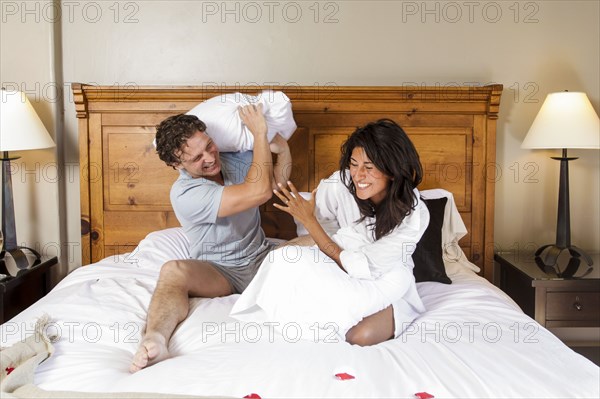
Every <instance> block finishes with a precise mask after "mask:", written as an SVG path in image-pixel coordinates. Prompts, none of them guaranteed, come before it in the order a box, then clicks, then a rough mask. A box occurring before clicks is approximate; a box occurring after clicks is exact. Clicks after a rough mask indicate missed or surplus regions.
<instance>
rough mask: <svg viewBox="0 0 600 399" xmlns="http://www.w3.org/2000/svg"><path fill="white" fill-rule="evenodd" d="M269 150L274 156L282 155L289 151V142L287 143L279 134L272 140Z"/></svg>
mask: <svg viewBox="0 0 600 399" xmlns="http://www.w3.org/2000/svg"><path fill="white" fill-rule="evenodd" d="M269 149H270V150H271V152H272V153H273V154H281V153H283V152H284V151H289V146H288V142H287V141H285V139H284V138H283V137H281V135H280V134H279V133H277V134H276V135H275V137H273V140H271V144H269Z"/></svg>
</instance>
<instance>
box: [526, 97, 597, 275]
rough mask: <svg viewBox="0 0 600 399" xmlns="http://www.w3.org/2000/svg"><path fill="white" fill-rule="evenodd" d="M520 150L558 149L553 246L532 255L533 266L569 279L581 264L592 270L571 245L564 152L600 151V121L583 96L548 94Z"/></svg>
mask: <svg viewBox="0 0 600 399" xmlns="http://www.w3.org/2000/svg"><path fill="white" fill-rule="evenodd" d="M521 148H532V149H541V148H560V149H562V156H561V157H552V159H555V160H558V161H560V183H559V190H558V217H557V224H556V243H554V244H548V245H543V246H542V247H540V248H538V250H537V251H536V252H535V262H536V264H537V265H538V266H539V267H540V269H542V270H543V271H544V272H546V273H551V272H552V271H554V272H555V273H556V274H557V275H558V276H559V277H572V276H573V275H574V274H575V273H576V272H577V270H578V269H579V265H580V262H581V258H583V260H584V261H585V262H586V263H587V264H588V270H587V272H590V271H591V269H592V264H593V262H592V259H591V258H590V257H589V255H587V254H586V253H585V252H584V251H583V250H582V249H580V248H578V247H576V246H574V245H571V218H570V209H569V161H572V160H575V159H577V158H573V157H568V156H567V149H568V148H588V149H597V148H600V121H599V119H598V114H597V113H596V111H594V108H593V107H592V104H591V103H590V100H589V99H588V97H587V96H586V94H585V93H577V92H569V91H564V92H559V93H550V94H548V96H547V97H546V100H545V101H544V103H543V104H542V108H541V109H540V111H539V113H538V114H537V116H536V117H535V120H534V121H533V124H532V125H531V127H530V128H529V132H528V133H527V136H526V137H525V140H523V143H522V144H521ZM564 250H567V251H568V253H569V255H570V258H569V261H568V264H567V266H566V267H565V268H564V270H562V271H561V268H560V266H559V265H558V257H559V255H560V254H561V253H562V252H563V251H564Z"/></svg>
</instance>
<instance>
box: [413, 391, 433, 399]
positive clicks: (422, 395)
mask: <svg viewBox="0 0 600 399" xmlns="http://www.w3.org/2000/svg"><path fill="white" fill-rule="evenodd" d="M415 396H416V397H417V398H419V399H431V398H435V396H433V395H432V394H430V393H427V392H418V393H416V394H415Z"/></svg>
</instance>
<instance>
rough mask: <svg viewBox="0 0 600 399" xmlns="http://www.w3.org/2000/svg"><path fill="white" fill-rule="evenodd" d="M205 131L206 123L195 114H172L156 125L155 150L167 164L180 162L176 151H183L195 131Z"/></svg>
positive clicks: (173, 164) (173, 165)
mask: <svg viewBox="0 0 600 399" xmlns="http://www.w3.org/2000/svg"><path fill="white" fill-rule="evenodd" d="M198 131H200V132H204V131H206V125H205V124H204V122H202V121H201V120H200V119H198V117H197V116H195V115H186V114H179V115H173V116H170V117H168V118H167V119H165V120H164V121H162V122H161V123H160V124H158V125H157V126H156V152H157V153H158V157H159V158H160V159H161V160H162V161H164V162H165V163H166V164H167V165H169V166H172V167H173V168H175V166H177V165H179V164H180V163H181V159H180V158H179V156H177V155H176V154H177V153H180V152H181V151H183V147H184V146H185V144H186V142H187V140H188V139H189V138H190V137H192V136H193V135H194V134H195V133H196V132H198Z"/></svg>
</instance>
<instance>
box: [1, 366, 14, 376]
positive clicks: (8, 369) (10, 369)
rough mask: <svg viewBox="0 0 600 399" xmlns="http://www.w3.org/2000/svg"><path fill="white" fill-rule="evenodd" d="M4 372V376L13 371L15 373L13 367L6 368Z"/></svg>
mask: <svg viewBox="0 0 600 399" xmlns="http://www.w3.org/2000/svg"><path fill="white" fill-rule="evenodd" d="M4 371H6V375H9V374H10V373H12V372H13V371H15V368H14V367H7V368H5V369H4Z"/></svg>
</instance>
